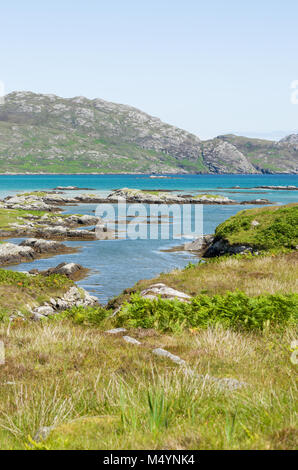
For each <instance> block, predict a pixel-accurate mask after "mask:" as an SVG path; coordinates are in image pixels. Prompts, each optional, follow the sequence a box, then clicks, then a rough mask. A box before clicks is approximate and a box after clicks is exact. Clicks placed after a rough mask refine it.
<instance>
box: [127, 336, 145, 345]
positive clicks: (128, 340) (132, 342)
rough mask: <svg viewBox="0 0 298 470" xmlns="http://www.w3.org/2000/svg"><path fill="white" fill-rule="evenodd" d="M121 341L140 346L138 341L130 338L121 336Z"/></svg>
mask: <svg viewBox="0 0 298 470" xmlns="http://www.w3.org/2000/svg"><path fill="white" fill-rule="evenodd" d="M123 339H124V341H126V342H127V343H130V344H136V345H138V344H141V342H140V341H138V340H137V339H135V338H132V337H131V336H123Z"/></svg>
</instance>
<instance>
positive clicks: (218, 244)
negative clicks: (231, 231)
mask: <svg viewBox="0 0 298 470" xmlns="http://www.w3.org/2000/svg"><path fill="white" fill-rule="evenodd" d="M253 251H254V250H253V248H252V247H251V246H249V245H240V244H238V245H230V244H229V242H228V241H227V240H224V239H218V240H217V239H214V241H213V242H212V243H211V244H210V245H209V246H208V248H207V249H206V251H205V252H204V257H205V258H213V257H215V256H222V255H237V254H243V253H253Z"/></svg>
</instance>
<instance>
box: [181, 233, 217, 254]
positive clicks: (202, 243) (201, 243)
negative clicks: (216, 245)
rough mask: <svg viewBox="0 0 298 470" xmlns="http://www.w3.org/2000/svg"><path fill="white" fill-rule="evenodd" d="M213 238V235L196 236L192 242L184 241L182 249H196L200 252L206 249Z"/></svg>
mask: <svg viewBox="0 0 298 470" xmlns="http://www.w3.org/2000/svg"><path fill="white" fill-rule="evenodd" d="M213 240H214V235H202V236H201V237H198V238H197V239H196V240H194V241H193V242H189V243H185V244H184V249H185V250H186V251H197V252H202V251H206V249H207V248H208V247H209V246H210V245H211V243H212V242H213Z"/></svg>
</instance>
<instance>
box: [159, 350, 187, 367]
mask: <svg viewBox="0 0 298 470" xmlns="http://www.w3.org/2000/svg"><path fill="white" fill-rule="evenodd" d="M152 353H153V354H155V355H156V356H162V357H166V358H167V359H170V360H171V361H173V362H175V363H176V364H180V365H182V364H185V361H184V360H183V359H181V357H179V356H175V355H174V354H172V353H170V352H169V351H167V350H166V349H162V348H156V349H153V351H152Z"/></svg>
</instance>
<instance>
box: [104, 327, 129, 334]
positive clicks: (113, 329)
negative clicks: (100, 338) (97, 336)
mask: <svg viewBox="0 0 298 470" xmlns="http://www.w3.org/2000/svg"><path fill="white" fill-rule="evenodd" d="M125 331H126V328H112V330H107V331H106V333H109V334H110V335H118V334H119V333H125Z"/></svg>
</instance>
